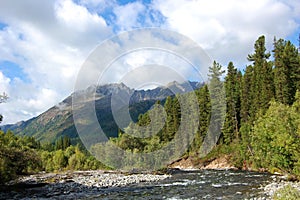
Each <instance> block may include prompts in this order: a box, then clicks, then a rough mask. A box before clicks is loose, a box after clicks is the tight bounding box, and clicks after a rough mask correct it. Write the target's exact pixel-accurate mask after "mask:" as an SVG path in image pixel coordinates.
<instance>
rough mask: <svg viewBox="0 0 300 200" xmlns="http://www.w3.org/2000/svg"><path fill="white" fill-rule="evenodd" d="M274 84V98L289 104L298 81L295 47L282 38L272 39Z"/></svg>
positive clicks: (292, 99)
mask: <svg viewBox="0 0 300 200" xmlns="http://www.w3.org/2000/svg"><path fill="white" fill-rule="evenodd" d="M273 52H274V58H275V62H274V65H275V66H274V84H275V94H276V96H275V97H276V100H277V101H279V102H281V103H283V104H286V105H291V104H293V102H294V97H295V93H296V90H297V87H298V82H299V72H300V71H299V62H298V52H297V48H296V47H295V46H294V45H293V44H292V43H291V42H290V41H288V42H287V41H284V40H283V39H279V40H276V39H274V50H273Z"/></svg>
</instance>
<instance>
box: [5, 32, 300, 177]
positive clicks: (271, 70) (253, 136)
mask: <svg viewBox="0 0 300 200" xmlns="http://www.w3.org/2000/svg"><path fill="white" fill-rule="evenodd" d="M247 59H248V61H249V62H250V63H251V64H250V65H248V66H246V68H245V69H244V70H243V71H240V70H239V69H238V68H237V67H236V66H235V65H234V63H232V62H229V63H228V66H227V74H226V75H225V71H224V70H223V67H222V66H221V65H220V64H219V63H218V62H216V61H215V62H214V63H213V64H212V66H211V67H210V70H209V77H210V85H204V86H203V87H201V88H199V89H197V90H196V91H195V94H196V97H197V101H198V105H199V108H197V109H198V111H199V116H197V117H199V119H198V120H197V122H199V126H198V128H197V130H195V131H194V130H191V129H190V128H191V127H194V126H193V125H192V124H191V125H190V127H189V126H188V125H187V126H186V127H183V129H184V130H185V131H193V132H195V133H196V134H195V135H194V138H193V141H192V143H191V144H190V145H189V146H188V148H187V149H188V150H187V151H186V152H184V153H183V154H181V155H180V156H183V157H190V158H192V159H193V160H194V161H195V163H199V162H203V161H205V160H206V159H211V158H213V157H214V158H216V157H221V156H224V155H227V156H229V157H230V162H231V163H232V164H233V165H234V166H236V167H237V168H239V169H251V170H259V171H260V170H263V171H269V172H272V173H274V172H279V173H287V174H292V175H294V176H295V177H298V178H299V177H300V55H299V52H298V49H297V47H295V46H294V45H293V44H292V43H291V42H290V41H285V40H283V39H274V43H273V49H272V50H271V51H270V50H268V49H266V44H265V37H264V36H260V37H259V38H258V39H257V40H256V41H255V44H254V50H253V53H252V54H249V55H248V57H247ZM211 85H223V86H224V91H225V96H226V98H225V101H226V102H221V103H225V104H226V112H225V111H224V115H225V121H224V123H223V126H222V127H221V136H220V138H219V139H218V142H217V144H216V145H215V146H214V149H213V150H212V151H211V152H210V153H209V154H208V155H206V156H205V157H201V156H200V155H201V152H200V149H201V146H202V144H203V141H204V138H205V136H206V134H207V132H208V127H209V124H210V123H211V120H213V119H212V118H211V107H212V106H213V105H214V104H215V103H216V102H215V101H216V100H218V99H219V97H214V98H213V99H214V100H213V99H212V98H211V95H210V91H212V89H214V88H216V87H212V86H211ZM220 93H222V92H221V91H220V92H217V93H215V94H220ZM189 95H192V94H189V93H187V94H181V95H175V96H172V97H168V98H167V99H166V100H165V101H164V103H162V102H160V101H158V102H157V103H156V105H157V106H158V105H161V106H163V107H164V110H165V113H166V117H165V123H164V124H163V125H162V124H161V123H162V122H161V120H157V121H155V122H151V119H153V118H159V119H160V116H159V112H151V111H148V112H146V113H144V114H141V115H140V116H139V119H138V122H137V125H140V126H146V125H149V124H150V123H155V124H156V126H158V127H160V126H162V127H163V128H162V129H160V131H158V132H157V133H156V134H154V135H152V134H151V133H152V132H153V131H154V130H152V129H151V128H149V129H145V130H144V132H143V133H137V132H138V131H137V128H136V125H135V124H130V125H129V126H128V127H127V128H126V129H125V130H124V131H121V130H120V131H119V136H118V137H117V138H111V139H110V141H109V142H108V143H110V144H113V145H117V146H119V147H120V148H122V149H124V150H126V151H128V152H133V153H140V152H145V153H148V152H153V151H155V150H157V149H160V148H162V147H164V146H165V145H166V144H168V143H170V141H172V140H173V139H174V138H175V137H176V132H177V131H178V129H179V128H180V123H181V118H182V117H183V116H182V113H181V110H182V109H186V108H182V107H181V105H180V103H179V99H180V98H182V97H183V96H184V97H185V99H189ZM220 95H222V94H220ZM186 105H189V104H188V103H187V104H186ZM154 107H155V105H154ZM157 110H158V111H159V109H157ZM219 111H220V112H219V113H220V114H222V113H223V111H222V108H220V110H219ZM150 116H152V118H151V119H150ZM189 117H190V118H191V119H192V118H193V117H195V116H189ZM1 118H2V117H1ZM191 122H193V120H191ZM214 123H215V121H214ZM151 127H152V128H153V126H151ZM151 131H152V132H151ZM137 134H144V136H145V135H151V137H144V136H143V137H135V136H134V135H137ZM181 139H182V140H184V138H181ZM185 143H187V142H183V144H185ZM0 144H1V145H0V175H1V181H7V180H10V179H11V178H14V177H15V176H16V175H17V174H24V173H31V172H37V171H41V170H45V171H55V170H63V169H74V170H75V169H99V168H104V166H103V165H102V164H101V163H100V162H99V161H97V160H96V159H95V158H93V157H92V156H91V155H90V154H89V153H87V152H86V151H85V150H84V149H83V148H80V145H77V146H73V145H71V144H70V140H69V139H68V138H67V137H62V138H60V139H58V140H57V141H56V143H55V144H40V143H39V142H38V141H36V140H35V139H34V138H31V137H20V136H15V135H13V133H12V132H7V133H4V132H0ZM103 148H106V149H103ZM107 148H108V149H107ZM174 148H175V150H176V147H174ZM91 150H92V151H93V150H94V151H108V150H109V145H108V146H107V147H101V146H99V145H98V146H97V145H94V146H93V147H92V148H91ZM108 156H109V154H108ZM108 159H109V158H108ZM125 165H126V163H125ZM136 165H140V166H143V163H142V162H141V163H136ZM108 167H110V166H108Z"/></svg>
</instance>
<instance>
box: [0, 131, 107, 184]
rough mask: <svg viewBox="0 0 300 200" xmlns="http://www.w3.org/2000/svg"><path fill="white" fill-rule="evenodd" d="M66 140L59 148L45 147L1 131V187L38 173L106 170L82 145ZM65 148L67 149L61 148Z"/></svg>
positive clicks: (26, 137)
mask: <svg viewBox="0 0 300 200" xmlns="http://www.w3.org/2000/svg"><path fill="white" fill-rule="evenodd" d="M68 141H69V138H67V137H64V138H61V139H59V140H58V142H56V144H55V145H54V144H44V145H41V144H40V143H39V142H38V141H36V140H35V139H34V138H33V137H28V136H24V137H20V136H16V135H14V134H13V133H12V132H11V131H7V132H6V133H4V132H3V131H0V183H3V182H5V181H8V180H11V179H13V178H15V177H16V176H17V175H21V174H28V173H35V172H38V171H47V172H52V171H59V170H65V169H68V170H87V169H99V168H103V167H104V166H103V165H102V164H101V163H100V162H99V161H97V160H96V159H95V158H94V157H92V156H90V155H89V154H88V153H86V152H85V151H84V150H83V149H82V148H80V146H79V145H77V146H72V145H70V143H68ZM61 144H63V145H61Z"/></svg>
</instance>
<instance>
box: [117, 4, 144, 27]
mask: <svg viewBox="0 0 300 200" xmlns="http://www.w3.org/2000/svg"><path fill="white" fill-rule="evenodd" d="M145 9H146V8H145V6H144V5H143V4H142V3H141V2H134V3H129V4H126V5H123V6H116V7H115V8H114V13H115V15H116V24H117V25H118V27H119V28H120V30H121V31H124V30H130V29H133V28H138V27H142V24H140V23H139V21H138V16H139V15H140V14H142V13H143V12H145Z"/></svg>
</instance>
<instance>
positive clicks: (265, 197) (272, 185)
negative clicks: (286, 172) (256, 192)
mask: <svg viewBox="0 0 300 200" xmlns="http://www.w3.org/2000/svg"><path fill="white" fill-rule="evenodd" d="M286 179H287V178H286V177H285V176H277V175H272V181H270V182H269V183H268V184H267V185H264V186H262V187H261V188H260V189H261V196H262V197H256V198H252V199H251V200H272V199H273V198H274V195H275V194H276V193H277V194H278V193H279V194H281V193H282V189H284V188H287V187H290V188H293V189H296V190H295V191H297V193H298V195H300V182H292V181H287V180H286ZM287 193H289V194H290V191H287ZM282 195H286V194H282ZM284 197H285V198H283V199H290V197H287V196H284ZM298 197H300V196H298ZM293 199H297V198H295V197H294V198H293ZM298 199H299V198H298Z"/></svg>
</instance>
